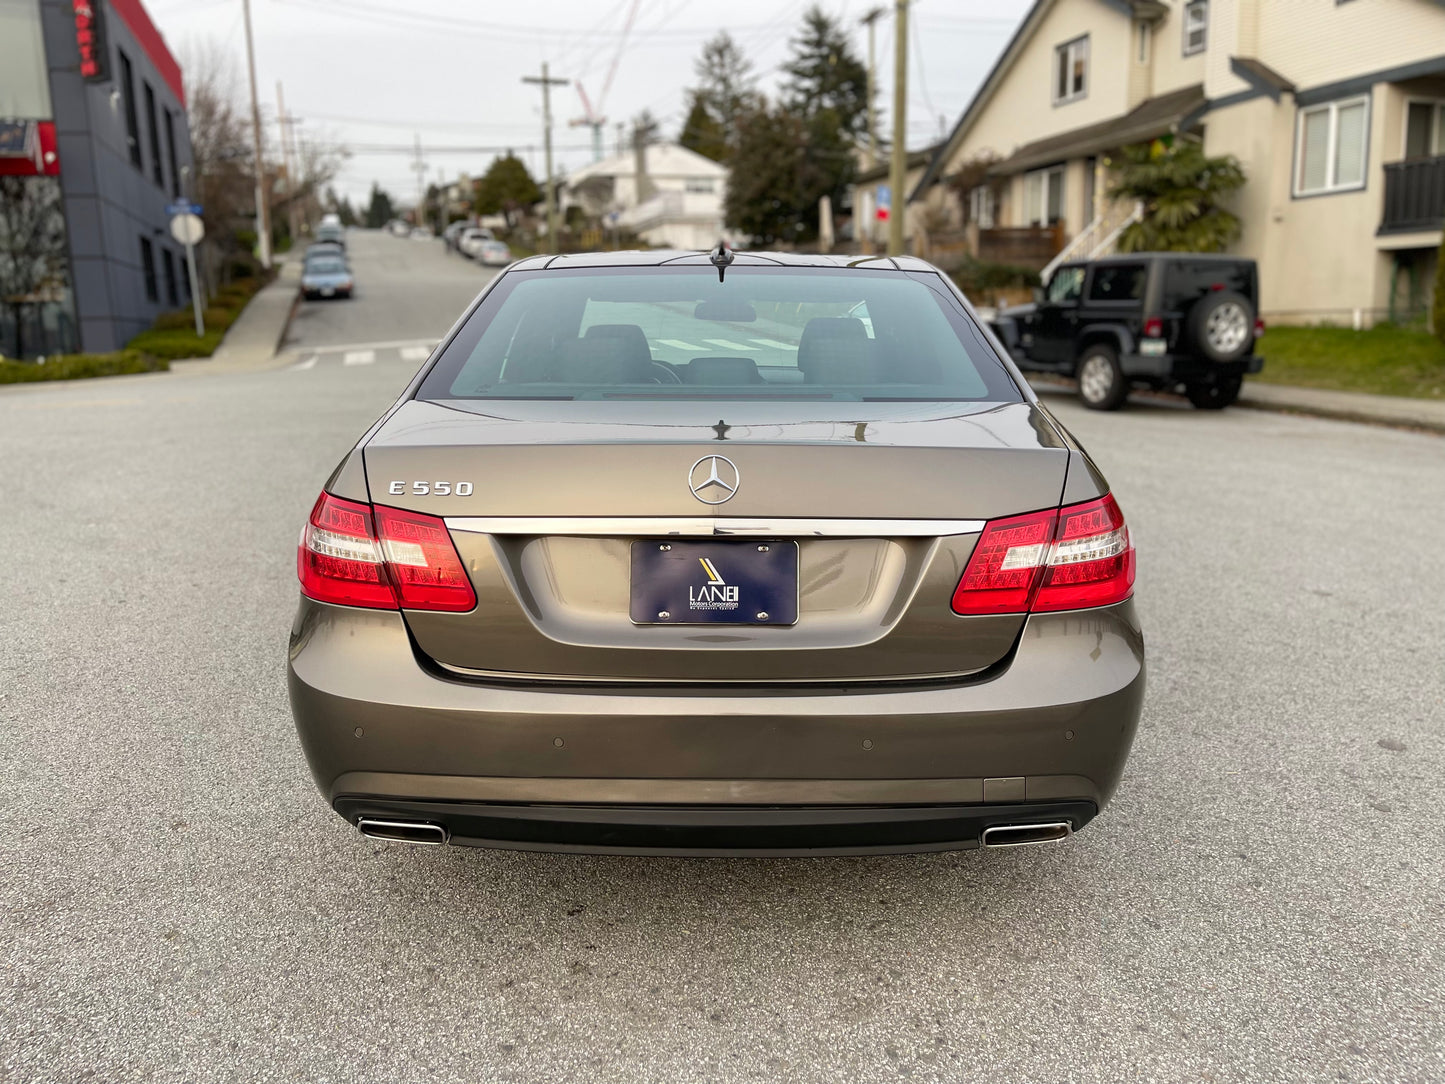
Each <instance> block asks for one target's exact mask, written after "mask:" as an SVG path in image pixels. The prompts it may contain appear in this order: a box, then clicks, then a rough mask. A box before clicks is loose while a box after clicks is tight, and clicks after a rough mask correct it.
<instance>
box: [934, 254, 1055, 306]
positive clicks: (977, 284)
mask: <svg viewBox="0 0 1445 1084" xmlns="http://www.w3.org/2000/svg"><path fill="white" fill-rule="evenodd" d="M953 281H954V282H956V283H958V288H959V289H960V290H962V291H963V292H964V293H965V294H968V295H969V296H970V297H972V296H973V295H974V294H976V293H979V292H981V291H984V290H1020V289H1022V290H1026V289H1028V288H1029V287H1031V286H1037V285H1038V284H1039V273H1038V272H1037V271H1034V270H1031V269H1029V268H1027V267H1015V266H1014V265H1013V264H1006V263H986V262H984V261H982V260H973V259H966V260H964V261H963V262H962V263H961V264H960V265H959V267H958V268H957V270H955V271H954V272H953Z"/></svg>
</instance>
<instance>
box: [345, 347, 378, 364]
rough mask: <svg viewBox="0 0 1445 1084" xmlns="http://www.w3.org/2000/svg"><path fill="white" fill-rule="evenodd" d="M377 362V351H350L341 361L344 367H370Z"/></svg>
mask: <svg viewBox="0 0 1445 1084" xmlns="http://www.w3.org/2000/svg"><path fill="white" fill-rule="evenodd" d="M375 360H376V351H375V350H348V351H347V352H346V355H345V357H343V358H342V359H341V364H342V365H370V364H371V363H372V362H374V361H375Z"/></svg>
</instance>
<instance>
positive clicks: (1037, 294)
mask: <svg viewBox="0 0 1445 1084" xmlns="http://www.w3.org/2000/svg"><path fill="white" fill-rule="evenodd" d="M1043 303H1044V288H1043V287H1042V286H1035V287H1034V304H1035V305H1042V304H1043Z"/></svg>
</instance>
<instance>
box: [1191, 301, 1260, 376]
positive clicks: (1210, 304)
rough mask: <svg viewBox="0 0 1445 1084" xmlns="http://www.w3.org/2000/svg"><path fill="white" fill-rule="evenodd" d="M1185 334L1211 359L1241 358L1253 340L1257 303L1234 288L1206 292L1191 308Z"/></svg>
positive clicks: (1199, 351) (1231, 359)
mask: <svg viewBox="0 0 1445 1084" xmlns="http://www.w3.org/2000/svg"><path fill="white" fill-rule="evenodd" d="M1184 337H1185V341H1186V343H1187V344H1188V345H1189V347H1191V348H1192V349H1193V350H1195V351H1197V352H1198V353H1200V354H1202V355H1203V356H1204V357H1206V358H1208V359H1209V360H1210V361H1238V360H1239V359H1240V358H1242V357H1244V355H1245V353H1246V352H1247V351H1248V350H1249V346H1250V343H1251V342H1253V340H1254V306H1253V305H1251V304H1250V303H1249V298H1247V297H1245V296H1244V295H1243V294H1237V293H1234V292H1233V291H1231V290H1215V291H1213V292H1211V293H1207V294H1205V295H1204V296H1203V297H1201V298H1200V299H1199V300H1198V301H1197V302H1195V305H1194V308H1193V309H1191V310H1190V313H1189V319H1188V320H1187V321H1185V325H1184Z"/></svg>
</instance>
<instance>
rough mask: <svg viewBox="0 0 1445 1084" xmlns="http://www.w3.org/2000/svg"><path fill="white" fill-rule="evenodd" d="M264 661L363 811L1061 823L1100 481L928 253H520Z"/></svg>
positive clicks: (389, 431)
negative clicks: (279, 662) (277, 665)
mask: <svg viewBox="0 0 1445 1084" xmlns="http://www.w3.org/2000/svg"><path fill="white" fill-rule="evenodd" d="M298 568H299V573H300V578H301V606H300V611H299V612H298V614H297V616H296V621H295V624H294V626H293V628H292V632H291V644H290V662H289V684H290V693H291V706H292V710H293V713H294V715H295V718H296V726H297V729H298V731H299V732H300V736H301V743H302V746H303V747H304V749H305V751H306V756H307V758H308V760H309V761H310V764H311V770H312V772H313V774H314V776H315V778H316V782H317V784H318V785H319V787H320V788H321V791H322V793H323V794H324V795H325V796H326V799H327V801H329V802H330V803H331V805H332V807H333V808H334V809H335V810H336V811H337V812H338V813H340V814H341V815H342V816H343V817H345V818H346V819H347V820H348V821H350V822H351V823H352V824H354V825H356V826H357V827H358V828H359V829H360V830H361V831H362V832H363V833H365V834H366V835H368V836H373V837H378V838H382V839H389V840H396V841H402V842H409V843H446V842H452V843H462V844H470V845H476V846H489V847H516V848H526V849H532V850H569V851H570V850H581V851H600V852H615V853H626V854H637V853H667V854H730V855H738V854H747V855H784V854H788V855H793V854H863V853H870V852H890V851H929V850H946V849H956V848H965V847H973V846H977V845H979V844H980V843H982V844H984V845H1001V846H1008V845H1018V844H1025V843H1041V842H1046V841H1052V840H1059V839H1063V838H1065V837H1067V836H1069V835H1070V834H1071V833H1073V832H1074V831H1077V830H1078V829H1079V828H1081V827H1082V826H1083V825H1085V824H1086V823H1088V821H1089V820H1090V819H1091V818H1092V817H1093V816H1094V815H1095V814H1096V813H1098V811H1099V810H1100V808H1102V807H1103V805H1104V803H1105V802H1106V801H1108V799H1109V797H1110V795H1111V793H1112V792H1113V790H1114V788H1115V787H1116V785H1117V784H1118V782H1119V777H1120V774H1121V772H1122V770H1123V765H1124V760H1125V757H1126V756H1127V755H1128V751H1129V746H1130V744H1131V742H1132V741H1133V737H1134V731H1135V727H1136V725H1137V722H1138V717H1139V710H1140V705H1141V702H1142V700H1143V696H1144V643H1143V637H1142V635H1141V633H1140V630H1139V625H1138V622H1137V621H1136V619H1135V614H1134V606H1133V602H1132V601H1131V596H1132V594H1133V584H1134V550H1133V546H1132V544H1131V542H1130V537H1129V529H1128V527H1126V526H1125V522H1124V516H1123V513H1122V512H1121V511H1120V507H1119V504H1118V503H1117V502H1116V501H1115V499H1114V497H1113V495H1112V494H1111V493H1110V492H1109V487H1108V484H1107V483H1106V482H1105V481H1104V478H1103V476H1102V475H1101V474H1100V472H1099V470H1098V469H1097V467H1095V465H1094V464H1093V463H1092V462H1091V461H1090V459H1089V457H1088V455H1087V454H1086V453H1085V452H1084V450H1083V449H1082V448H1081V447H1080V446H1079V444H1078V442H1077V441H1076V440H1075V439H1074V438H1073V437H1072V436H1070V434H1069V433H1068V432H1067V431H1066V430H1065V429H1064V427H1063V426H1062V425H1061V424H1060V423H1059V421H1058V420H1057V419H1056V418H1055V417H1054V416H1053V415H1052V414H1051V413H1050V412H1049V410H1048V409H1047V408H1046V407H1045V406H1043V405H1042V404H1041V403H1039V401H1038V400H1037V399H1036V398H1035V397H1034V395H1033V393H1032V392H1031V391H1030V390H1029V387H1028V385H1027V384H1026V383H1025V382H1024V380H1023V379H1022V377H1020V376H1019V374H1018V372H1017V371H1016V370H1015V369H1014V368H1013V366H1012V364H1011V363H1010V362H1009V361H1008V359H1007V356H1006V355H1005V354H1004V352H1003V350H1002V348H1001V347H1000V346H999V344H998V343H997V341H996V340H994V339H993V338H992V337H991V336H990V335H989V333H988V332H986V331H985V330H984V329H983V327H982V325H981V324H980V322H979V320H978V318H977V317H976V316H975V314H974V313H973V311H972V309H971V308H970V306H969V305H968V303H967V302H966V301H965V300H964V298H963V296H962V295H961V294H960V293H959V292H958V290H957V289H956V288H955V287H954V286H953V285H952V283H950V282H949V280H948V279H947V278H946V277H944V276H943V275H941V274H940V273H939V272H938V271H937V270H936V269H935V268H933V267H931V266H930V265H928V264H926V263H923V262H922V261H920V260H916V259H911V258H900V259H897V260H893V259H885V258H876V259H852V260H845V259H840V258H833V257H826V256H798V255H772V254H762V253H758V254H753V253H736V254H734V253H732V252H730V251H728V250H727V249H725V248H720V249H719V250H717V251H715V252H714V253H712V254H711V255H709V254H706V253H677V252H649V253H622V254H618V253H607V254H599V255H583V256H563V257H535V258H532V259H528V260H524V261H522V262H520V263H518V264H515V265H513V266H512V267H511V268H509V269H508V270H507V271H505V272H504V273H502V274H501V275H499V276H498V277H497V278H496V279H495V280H494V281H493V282H492V283H491V284H490V286H489V287H488V288H487V289H486V291H485V292H484V293H483V294H482V295H481V296H480V297H479V298H478V299H477V301H476V302H475V303H474V304H473V305H472V306H471V308H470V309H469V311H467V313H466V314H465V315H464V316H463V317H462V318H461V320H460V321H458V323H457V324H456V326H455V327H454V328H453V329H452V330H451V332H449V333H448V335H447V336H446V338H445V339H444V340H443V341H442V343H441V344H440V345H439V346H438V348H437V350H436V351H435V353H434V354H433V356H432V357H431V358H430V360H429V361H428V362H427V363H426V364H425V365H424V366H423V367H422V370H421V372H420V373H418V375H417V376H416V378H415V379H414V380H413V381H412V383H411V384H410V386H409V387H408V388H407V389H406V391H405V393H404V394H403V395H402V396H401V398H400V400H399V401H398V402H397V403H396V404H395V406H393V407H392V408H391V409H390V410H388V411H387V412H386V414H385V415H384V416H383V417H382V418H381V419H380V420H379V421H378V422H377V423H376V424H375V425H373V426H372V427H371V428H370V429H369V430H368V431H367V432H366V434H365V435H364V436H363V437H362V438H361V440H360V442H359V443H358V444H357V445H356V447H355V448H354V449H353V450H352V451H351V452H350V453H349V454H348V455H347V456H346V457H345V458H344V459H343V460H342V462H341V463H340V465H339V466H338V467H337V468H336V471H335V473H334V474H332V476H331V478H330V480H329V481H327V483H326V486H325V489H324V490H323V491H322V493H321V495H320V497H319V498H318V499H317V501H316V504H315V506H314V507H313V508H312V510H311V515H310V519H309V521H308V522H307V524H306V526H305V528H304V529H303V531H302V535H301V542H300V549H299V554H298Z"/></svg>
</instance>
